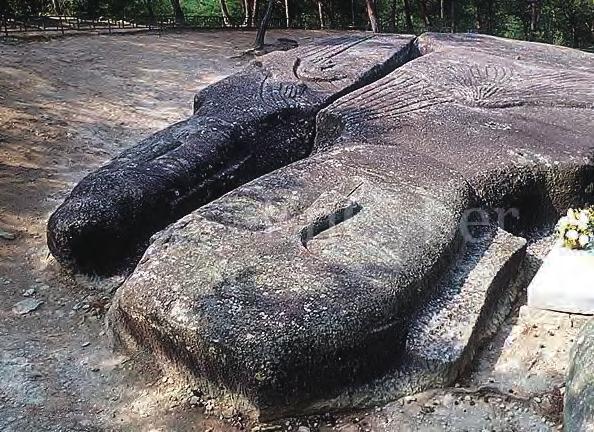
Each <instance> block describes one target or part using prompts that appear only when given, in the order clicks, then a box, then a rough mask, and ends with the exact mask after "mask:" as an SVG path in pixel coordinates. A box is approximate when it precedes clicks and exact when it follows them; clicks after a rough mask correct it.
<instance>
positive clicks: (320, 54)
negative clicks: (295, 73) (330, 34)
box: [300, 35, 374, 64]
mask: <svg viewBox="0 0 594 432" xmlns="http://www.w3.org/2000/svg"><path fill="white" fill-rule="evenodd" d="M373 37H374V36H373V35H372V36H364V37H352V36H345V37H341V38H336V39H334V40H332V42H338V43H326V44H324V45H322V46H321V47H320V48H319V49H311V50H304V51H303V55H301V56H300V57H301V59H302V60H303V61H307V62H308V63H314V64H317V63H323V62H325V61H327V60H328V59H330V58H332V57H335V56H337V55H339V54H342V53H343V52H345V51H347V50H348V49H350V48H352V47H354V46H357V45H359V44H362V43H364V42H366V41H368V40H370V39H372V38H373Z"/></svg>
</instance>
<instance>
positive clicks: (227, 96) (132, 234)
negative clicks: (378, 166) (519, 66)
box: [48, 34, 414, 273]
mask: <svg viewBox="0 0 594 432" xmlns="http://www.w3.org/2000/svg"><path fill="white" fill-rule="evenodd" d="M412 40H413V38H412V37H410V36H408V37H407V36H389V35H386V36H380V35H378V36H369V35H365V34H353V35H351V36H341V37H334V38H329V39H323V40H319V41H317V42H314V43H312V44H310V45H307V46H304V47H301V48H297V49H295V50H291V51H288V52H277V53H272V54H270V55H268V56H265V57H264V58H263V59H262V60H261V61H256V62H254V63H253V64H252V65H250V66H249V67H248V68H246V70H244V71H243V72H240V73H237V74H235V75H232V76H230V77H228V78H226V79H224V80H222V81H220V82H218V83H216V84H214V85H212V86H209V87H207V88H206V89H204V90H203V91H201V92H200V93H199V94H198V95H197V96H196V98H195V104H194V105H195V114H194V115H193V116H192V117H191V118H189V119H188V120H185V121H182V122H179V123H177V124H174V125H172V126H170V127H169V128H167V129H165V130H162V131H160V132H157V133H156V134H154V135H153V136H150V137H148V138H147V139H145V140H144V141H142V142H140V143H139V144H138V145H136V146H135V147H133V148H131V149H130V150H128V151H126V152H124V153H123V154H122V155H120V156H119V157H117V158H116V159H114V160H113V161H112V162H111V163H109V164H107V165H106V166H104V167H102V168H100V169H99V170H97V171H96V172H93V173H91V174H89V175H88V176H87V177H85V178H84V179H83V180H82V181H81V182H80V183H79V184H78V185H77V186H76V187H75V188H74V190H73V191H72V193H71V194H70V196H69V197H68V198H67V199H66V201H65V202H64V203H63V204H62V205H61V206H60V207H59V208H58V209H57V210H56V212H55V213H54V214H53V215H52V216H51V218H50V220H49V223H48V245H49V248H50V250H51V252H52V254H53V255H54V256H55V257H56V258H57V259H58V261H59V262H60V263H61V264H62V265H64V266H66V267H69V268H72V269H74V270H77V271H83V272H98V273H111V272H114V271H117V270H121V268H122V267H123V266H124V265H125V264H129V263H126V262H125V261H126V259H128V260H130V259H133V258H134V257H138V252H139V251H142V250H143V249H144V247H145V246H146V241H147V240H148V238H149V237H150V235H152V234H153V233H155V232H156V231H158V230H159V229H162V228H164V227H165V226H166V225H167V224H169V223H171V222H174V221H175V220H177V219H179V218H180V217H181V216H183V215H185V214H187V213H188V212H190V211H191V210H194V209H195V208H197V207H199V206H200V205H202V204H205V203H207V202H209V201H211V200H212V199H214V198H217V197H218V196H220V195H222V194H224V193H226V192H228V191H229V190H231V189H233V188H234V187H237V186H239V185H241V184H243V183H245V182H247V181H249V180H251V179H253V178H256V177H258V176H260V175H262V174H264V173H267V172H269V171H272V170H274V169H276V168H279V167H281V166H284V165H287V164H289V163H291V162H294V161H296V160H298V159H301V158H303V157H305V156H307V155H308V154H309V152H310V151H311V147H312V144H313V139H314V132H315V115H316V114H317V112H318V111H319V110H320V109H321V108H323V107H324V106H326V105H328V104H329V103H331V102H332V101H333V100H336V99H337V98H338V97H340V96H342V95H344V94H346V93H348V92H349V91H352V90H354V89H356V88H358V87H361V86H363V85H365V84H369V83H370V82H372V81H373V80H375V79H377V78H379V77H381V76H383V75H385V74H386V73H388V72H390V71H391V70H393V69H394V68H396V67H397V66H399V65H401V64H402V63H404V62H405V61H406V60H408V59H409V58H410V56H413V55H414V52H412V51H411V49H412Z"/></svg>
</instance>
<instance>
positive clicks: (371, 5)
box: [365, 0, 380, 33]
mask: <svg viewBox="0 0 594 432" xmlns="http://www.w3.org/2000/svg"><path fill="white" fill-rule="evenodd" d="M365 1H366V3H367V15H369V22H370V23H371V31H372V32H374V33H379V32H380V22H379V18H378V16H377V4H376V0H365Z"/></svg>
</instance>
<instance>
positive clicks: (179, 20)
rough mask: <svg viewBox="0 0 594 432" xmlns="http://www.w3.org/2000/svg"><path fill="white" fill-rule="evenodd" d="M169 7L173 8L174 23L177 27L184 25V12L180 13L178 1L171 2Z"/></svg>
mask: <svg viewBox="0 0 594 432" xmlns="http://www.w3.org/2000/svg"><path fill="white" fill-rule="evenodd" d="M171 7H172V8H173V14H174V15H175V23H176V24H178V25H184V24H185V22H186V18H185V17H184V12H183V11H182V8H181V5H180V4H179V0H171Z"/></svg>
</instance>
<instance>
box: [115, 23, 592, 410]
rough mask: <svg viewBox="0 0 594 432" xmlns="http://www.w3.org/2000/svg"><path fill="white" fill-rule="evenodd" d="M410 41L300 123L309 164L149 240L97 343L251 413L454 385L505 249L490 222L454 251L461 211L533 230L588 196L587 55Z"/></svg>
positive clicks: (496, 287) (499, 300)
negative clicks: (313, 130)
mask: <svg viewBox="0 0 594 432" xmlns="http://www.w3.org/2000/svg"><path fill="white" fill-rule="evenodd" d="M416 45H417V50H418V51H419V52H421V53H423V54H424V55H423V56H422V57H420V58H417V59H415V60H412V61H410V62H408V63H406V64H405V65H403V66H401V67H400V68H398V69H396V70H395V71H394V72H392V73H391V74H389V75H388V76H386V77H385V78H383V79H381V80H378V81H376V82H374V83H373V84H371V85H369V86H366V87H364V88H362V89H360V90H357V91H355V92H353V93H351V94H349V95H347V96H345V97H343V98H341V99H339V100H338V101H336V102H334V103H333V104H332V105H330V106H329V107H328V108H326V109H324V110H323V111H322V112H320V114H319V115H318V117H317V121H316V127H317V136H316V140H315V147H314V153H313V155H312V156H310V157H309V158H306V159H304V160H302V161H299V162H295V163H293V164H291V165H289V166H287V167H284V168H281V169H278V170H276V171H274V172H272V173H270V174H268V175H265V176H263V177H260V178H258V179H257V180H254V181H252V182H251V183H248V184H246V185H244V186H242V187H240V188H238V189H236V190H234V191H232V192H230V193H228V194H227V195H225V196H223V197H221V198H219V199H217V200H216V201H213V202H211V203H210V204H208V205H205V206H203V207H201V208H200V209H198V210H196V211H194V212H193V213H191V214H189V215H187V216H185V217H184V218H182V219H181V220H179V221H178V222H176V223H174V224H172V225H171V226H169V227H168V228H167V229H166V230H164V231H162V232H161V233H159V234H157V235H156V236H155V237H154V240H153V243H152V244H151V246H150V247H149V248H148V249H147V251H146V253H145V255H144V257H143V258H142V260H141V261H140V263H139V265H138V267H137V268H136V270H135V272H134V273H133V274H132V276H131V277H130V278H129V279H128V280H127V282H126V283H125V284H124V285H123V286H122V287H121V288H120V290H119V291H118V293H117V295H116V297H115V298H114V301H113V304H112V307H111V309H110V312H109V316H108V320H109V323H110V327H111V330H112V332H113V335H114V337H115V339H116V341H118V342H120V343H121V344H124V345H127V344H130V345H129V346H133V345H134V344H140V345H141V346H144V347H149V348H150V350H151V351H152V352H154V353H155V355H157V356H160V357H161V358H163V359H167V360H168V361H172V363H174V364H175V365H176V366H178V367H179V368H180V369H181V370H184V371H187V372H190V373H191V374H192V375H193V376H194V377H197V378H198V379H202V380H205V381H206V383H208V384H209V385H210V386H209V387H210V388H223V389H224V391H226V392H230V393H232V394H234V395H235V397H238V398H242V397H243V398H244V399H246V400H247V401H248V402H249V403H250V404H252V405H253V406H255V407H256V408H257V409H258V410H259V411H260V414H261V415H262V416H264V417H274V416H278V415H283V414H285V413H287V412H295V411H304V412H309V411H319V410H322V411H324V410H327V409H329V408H333V407H340V408H344V407H353V406H368V405H373V404H375V403H377V402H378V400H379V401H382V400H386V399H389V398H390V397H398V396H400V395H401V394H402V393H406V392H408V391H418V390H422V389H424V388H427V387H429V386H433V385H445V384H448V383H450V382H451V381H452V380H453V379H455V377H456V376H457V375H458V374H459V373H460V372H461V371H463V370H464V368H465V367H466V366H467V365H468V363H469V362H470V361H471V359H472V357H473V355H474V352H475V350H476V349H477V348H478V347H479V346H480V345H481V344H482V343H483V342H484V341H485V340H486V339H487V338H488V336H489V335H490V334H491V333H492V332H493V331H494V329H495V328H496V327H497V325H498V324H499V322H500V321H501V320H502V319H503V317H504V316H505V314H506V313H507V312H508V310H509V303H510V302H511V301H512V299H513V298H514V295H515V289H517V286H516V285H515V283H516V282H514V276H515V274H516V273H518V271H519V269H520V268H521V265H522V259H523V255H524V247H525V244H524V241H523V240H522V239H519V238H518V237H515V236H513V235H511V234H509V233H505V232H503V231H501V230H499V231H489V232H490V233H491V234H490V235H487V234H484V235H483V234H481V235H480V236H479V238H478V240H479V242H478V244H476V245H474V246H473V243H472V242H473V241H476V240H477V238H475V235H474V234H473V232H474V231H473V230H470V229H468V226H469V224H468V222H469V214H472V213H476V212H475V211H474V209H477V208H487V209H493V208H494V207H502V208H503V210H504V211H507V210H510V209H511V208H515V209H517V211H518V212H519V216H520V223H519V224H516V225H517V226H520V227H523V228H533V227H534V226H535V225H537V224H541V223H547V222H551V221H553V220H556V214H557V212H559V211H561V210H565V208H566V206H569V205H580V204H582V203H583V202H584V201H586V200H589V199H591V198H592V192H593V191H594V186H592V182H593V181H594V171H593V169H592V164H591V161H590V158H589V157H590V153H589V152H590V148H591V147H593V146H594V115H593V112H594V111H593V109H592V100H593V99H592V95H593V94H592V91H593V90H592V88H591V85H590V83H591V82H592V78H593V76H592V73H593V72H592V69H591V64H592V61H593V60H592V58H593V57H592V56H587V55H586V56H585V55H583V54H582V53H577V52H575V51H571V50H564V49H558V48H550V47H546V46H543V45H539V44H530V43H525V42H511V41H505V40H501V39H497V38H491V37H468V36H450V35H426V36H422V37H420V38H419V39H418V40H417V41H416ZM518 57H519V58H518ZM539 75H540V78H541V79H542V80H543V81H542V82H543V83H544V85H542V84H539V82H538V80H535V79H534V76H539ZM568 88H569V89H571V91H567V89H568ZM502 221H505V222H507V220H503V217H502ZM479 222H480V221H479ZM474 223H476V221H475V222H474ZM485 223H486V222H484V221H483V224H485ZM516 225H513V226H512V227H511V228H514V229H515V228H516ZM512 287H515V288H512ZM374 398H375V399H374Z"/></svg>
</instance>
